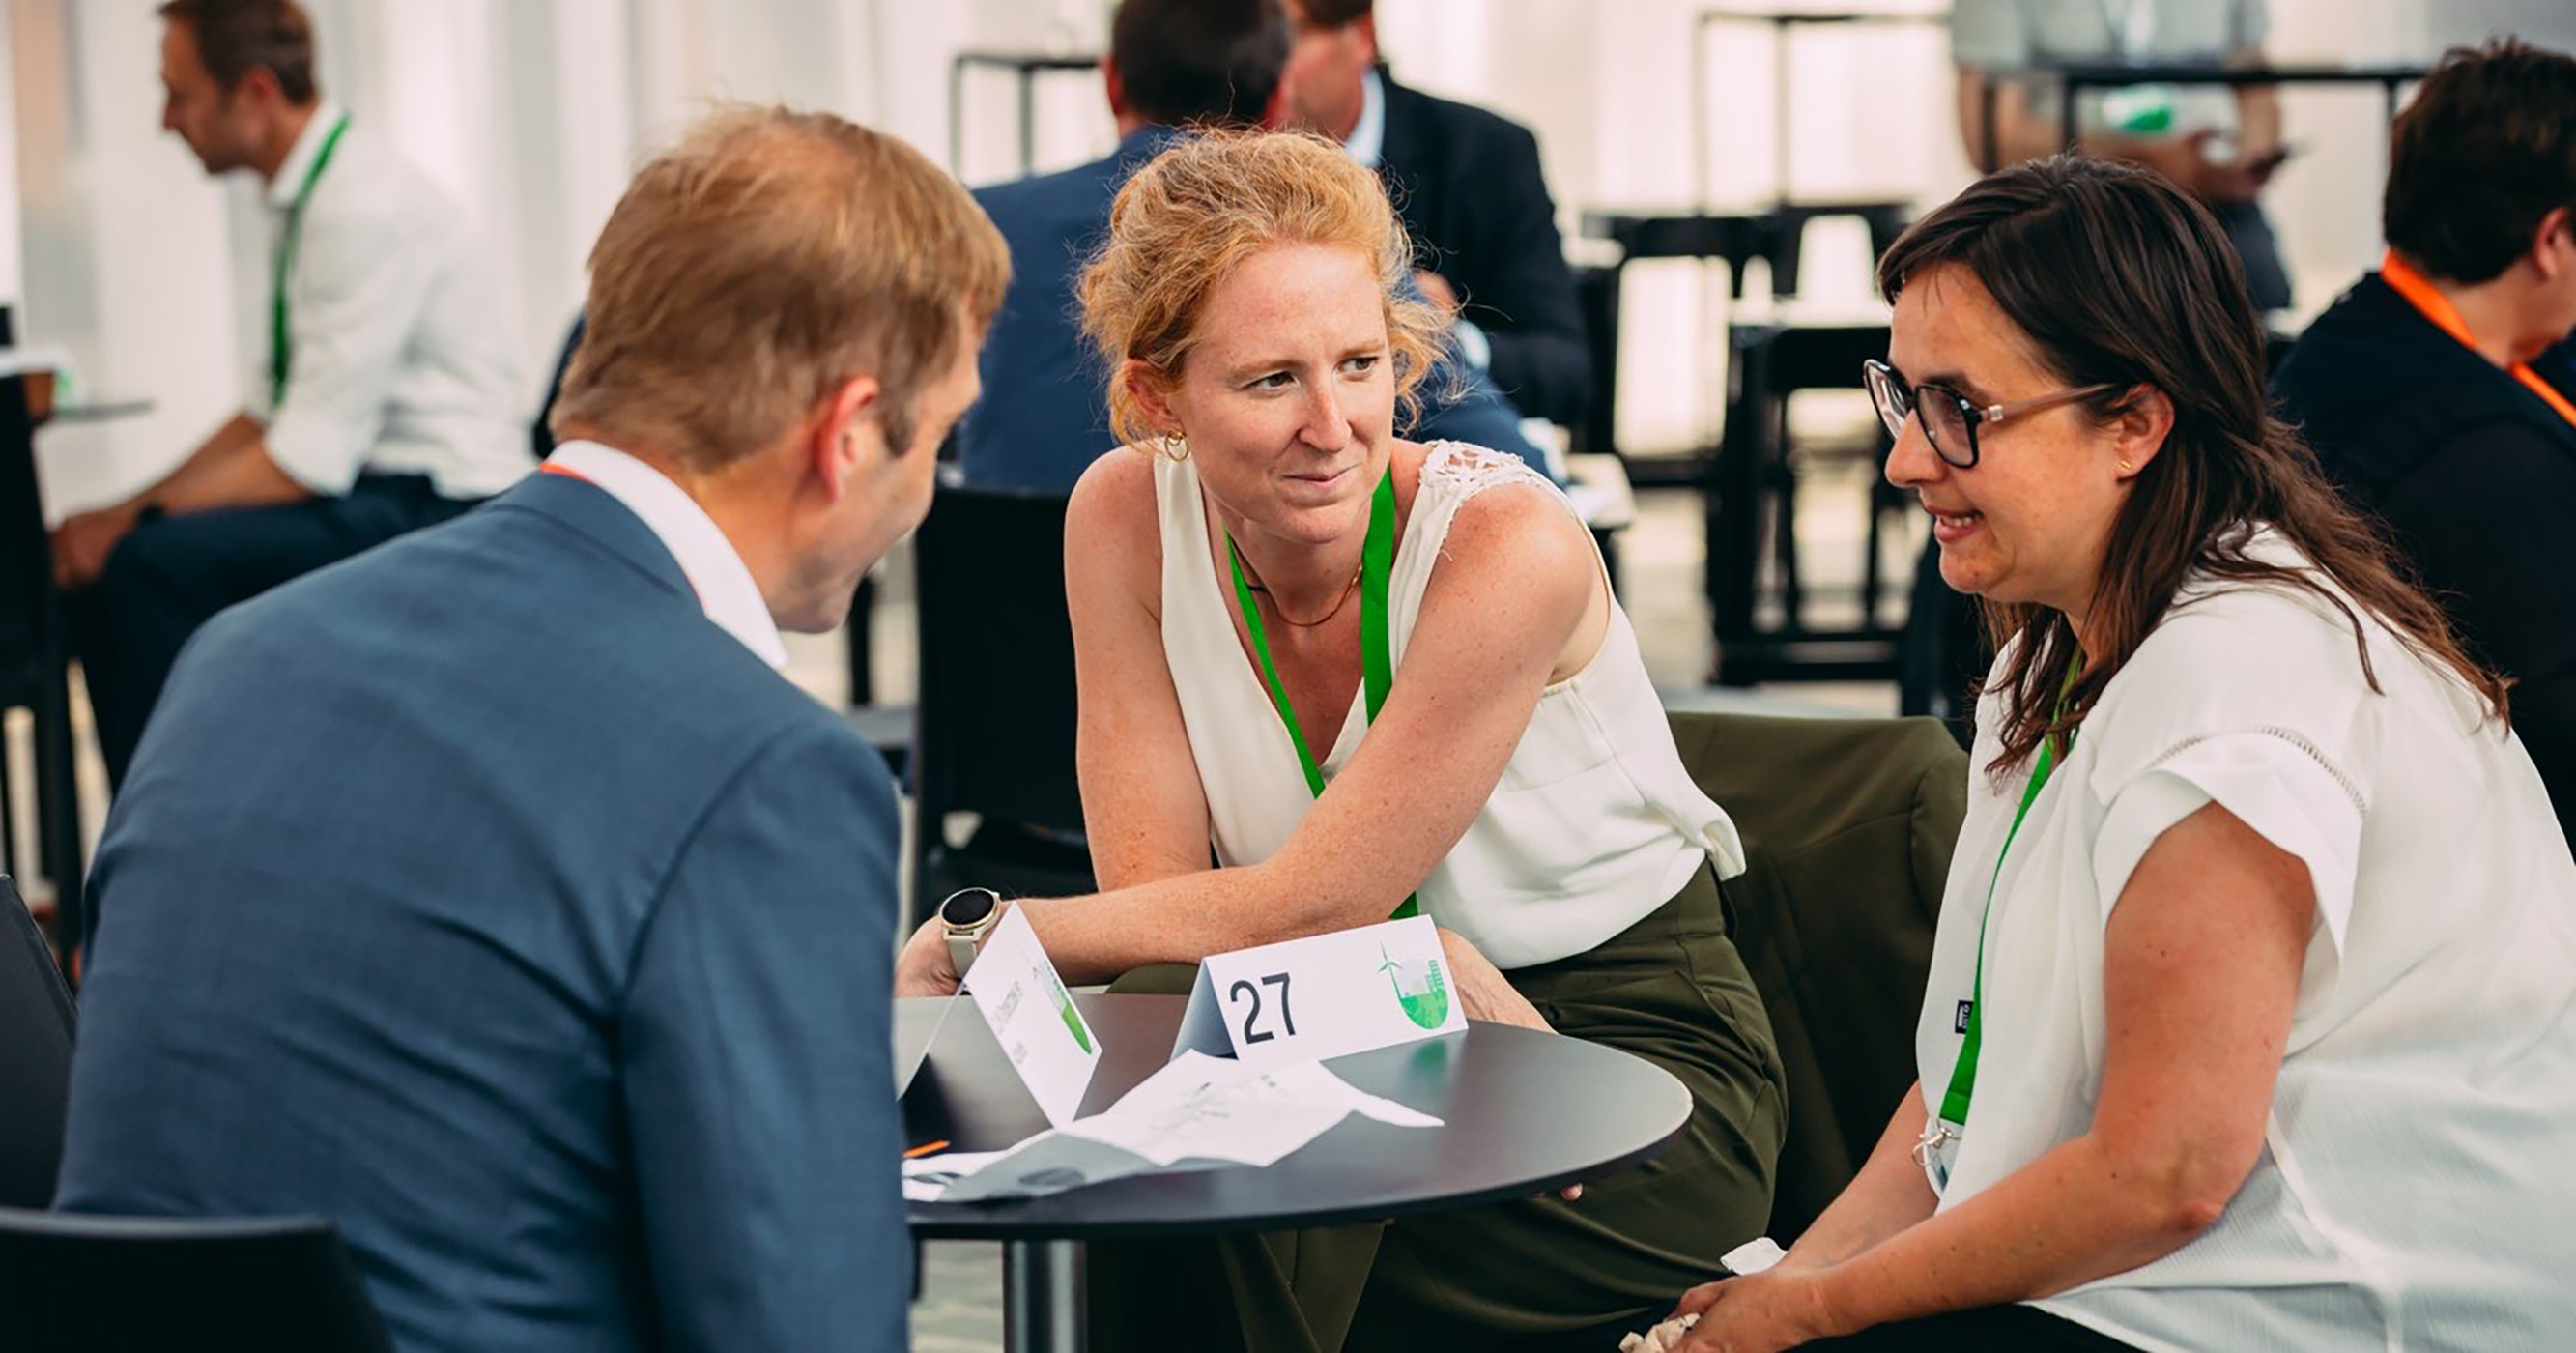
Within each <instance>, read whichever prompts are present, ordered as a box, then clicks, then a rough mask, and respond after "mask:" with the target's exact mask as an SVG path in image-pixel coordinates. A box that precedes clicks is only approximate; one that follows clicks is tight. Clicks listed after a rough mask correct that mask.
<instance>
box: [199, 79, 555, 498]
mask: <svg viewBox="0 0 2576 1353" xmlns="http://www.w3.org/2000/svg"><path fill="white" fill-rule="evenodd" d="M342 111H343V110H342V109H341V108H340V107H339V106H338V105H336V104H333V103H330V102H327V101H326V102H323V103H322V104H320V105H319V106H317V107H316V108H315V109H314V113H313V118H312V120H311V121H310V122H308V123H306V124H305V128H304V131H303V134H302V135H300V136H298V137H297V138H296V141H295V147H294V149H293V150H291V151H289V152H288V153H287V156H286V162H285V163H284V164H283V165H281V166H280V167H279V169H278V172H277V177H276V178H275V179H274V180H272V181H271V182H270V183H269V185H268V188H267V191H266V194H265V197H266V202H267V206H268V209H269V213H270V216H271V218H272V226H273V232H272V235H271V257H272V258H273V257H274V256H275V242H276V241H277V240H278V239H279V238H282V236H283V233H284V231H285V228H286V220H287V215H288V212H289V211H290V210H291V209H292V208H293V206H294V204H295V197H296V193H297V191H298V190H300V189H301V188H302V187H303V186H304V177H305V173H306V171H307V170H309V169H310V168H311V167H312V165H313V161H314V157H315V156H317V155H319V154H320V153H321V150H322V142H323V140H324V139H325V138H326V137H328V136H329V135H330V133H331V128H332V126H333V125H334V124H335V123H337V122H338V121H339V119H340V115H341V113H342ZM463 222H464V214H463V212H462V211H461V210H459V208H458V207H457V205H456V204H455V203H453V202H451V201H449V200H448V199H447V198H446V196H445V195H444V194H442V193H441V192H440V191H439V190H438V189H437V187H436V186H435V185H433V184H431V183H430V181H429V180H428V179H427V178H425V177H423V176H422V175H421V173H420V172H419V171H418V170H416V169H414V168H413V167H412V166H411V165H410V164H408V163H406V162H405V161H404V160H403V159H402V158H401V157H400V156H399V155H398V154H396V153H395V151H394V148H393V147H392V146H391V145H390V144H388V143H387V142H385V141H383V140H381V139H379V138H378V137H377V136H376V134H375V133H374V131H372V130H371V129H370V128H368V127H367V125H366V124H365V123H363V122H355V121H353V122H351V123H350V125H349V129H348V131H347V132H345V133H344V134H342V136H341V138H340V142H339V144H338V146H336V147H335V148H334V149H333V150H332V153H331V159H330V162H329V163H328V164H327V165H325V166H323V170H322V176H321V177H320V178H319V179H317V180H315V182H314V185H313V196H312V198H311V200H310V201H309V202H308V203H307V204H306V206H305V209H304V223H303V230H302V232H301V235H300V238H299V239H298V240H297V243H296V252H295V258H294V260H293V266H292V269H291V271H290V273H289V275H288V277H287V278H286V313H287V332H288V334H289V337H290V343H289V351H290V353H291V354H292V364H291V366H290V368H289V370H288V374H287V382H286V393H285V397H284V398H283V399H282V400H279V401H275V402H274V403H272V398H271V393H270V390H269V361H270V354H269V352H268V351H267V347H266V344H265V343H264V342H263V344H262V345H261V349H260V353H259V360H258V362H257V371H258V375H257V376H256V377H255V378H254V379H253V380H252V382H251V384H252V390H251V393H250V400H249V405H250V408H251V410H252V411H253V412H254V413H255V414H257V415H258V416H259V417H260V418H261V420H262V421H263V423H264V424H265V425H266V432H265V437H264V440H265V443H266V445H267V448H268V455H269V458H270V459H271V460H274V461H275V462H277V467H278V468H279V469H280V470H283V471H285V473H286V475H287V476H288V477H289V478H291V479H293V480H295V482H297V483H299V484H301V485H303V486H304V487H305V488H307V489H310V490H312V491H313V492H315V493H318V494H338V493H345V492H347V491H348V488H349V486H350V485H351V484H352V483H354V482H356V480H357V478H358V475H359V473H360V472H361V471H374V472H377V473H383V474H424V475H427V476H429V478H430V480H431V481H432V483H433V484H435V485H436V487H437V489H438V491H439V492H440V493H442V494H445V495H446V496H448V497H451V498H480V497H484V496H486V495H489V494H493V493H497V492H499V491H501V490H502V489H504V488H507V487H509V486H510V485H511V484H512V483H514V482H516V481H517V480H518V479H519V477H520V476H522V475H524V474H526V473H527V471H528V419H529V416H530V413H531V411H530V410H528V409H526V408H523V407H521V406H522V404H524V403H525V399H524V397H523V393H522V391H521V388H520V386H521V382H520V379H519V369H518V368H519V364H518V361H517V359H516V351H517V350H516V341H515V339H514V338H513V337H512V335H511V334H510V333H509V327H508V321H507V319H506V318H505V317H506V315H507V313H508V311H507V309H506V307H505V306H504V305H503V304H502V298H501V289H500V282H499V276H498V271H497V266H496V263H495V261H494V260H493V259H492V258H491V257H490V256H489V252H488V250H487V249H486V248H485V247H484V246H483V244H482V243H481V242H480V241H477V240H474V239H472V238H471V237H470V236H469V235H468V233H467V230H466V228H465V226H464V223H463ZM270 281H271V285H272V286H273V285H274V283H275V279H274V278H271V279H270ZM270 294H271V293H270V292H269V291H268V289H266V288H263V289H262V292H261V295H262V301H263V313H262V317H261V318H262V320H263V323H262V324H261V325H260V332H261V334H262V335H263V336H265V335H266V334H267V333H268V331H269V329H268V325H267V323H266V322H265V321H266V319H267V316H266V313H265V302H266V298H267V297H268V296H269V295H270Z"/></svg>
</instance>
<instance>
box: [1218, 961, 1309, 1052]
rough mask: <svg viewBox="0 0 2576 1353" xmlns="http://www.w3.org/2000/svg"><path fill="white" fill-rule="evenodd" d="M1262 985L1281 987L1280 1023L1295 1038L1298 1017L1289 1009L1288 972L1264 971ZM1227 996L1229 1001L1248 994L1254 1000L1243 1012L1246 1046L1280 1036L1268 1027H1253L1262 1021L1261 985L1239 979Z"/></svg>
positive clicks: (1227, 991) (1226, 993) (1227, 992)
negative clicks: (1256, 1028)
mask: <svg viewBox="0 0 2576 1353" xmlns="http://www.w3.org/2000/svg"><path fill="white" fill-rule="evenodd" d="M1261 986H1263V987H1277V988H1279V1024H1280V1027H1281V1029H1282V1030H1283V1031H1284V1032H1286V1033H1287V1035H1288V1036H1289V1037H1290V1038H1295V1037H1296V1036H1297V1017H1296V1016H1295V1015H1294V1014H1291V1013H1290V1012H1289V1010H1288V974H1286V973H1284V972H1273V973H1264V974H1262V976H1261ZM1225 996H1226V999H1227V1000H1229V1001H1230V1000H1233V999H1234V998H1236V997H1238V996H1248V997H1250V998H1251V1000H1252V1004H1251V1005H1250V1006H1249V1007H1248V1008H1246V1009H1245V1010H1244V1012H1243V1041H1244V1044H1245V1045H1246V1046H1250V1045H1252V1044H1254V1043H1267V1042H1269V1041H1270V1040H1271V1039H1274V1038H1277V1037H1278V1036H1279V1035H1278V1034H1277V1033H1273V1032H1272V1031H1270V1030H1268V1029H1262V1030H1258V1031H1256V1030H1254V1028H1253V1027H1252V1026H1253V1025H1255V1024H1258V1023H1260V1022H1261V987H1256V986H1254V985H1253V984H1252V983H1251V981H1250V980H1249V979H1243V980H1238V981H1236V982H1235V984H1234V985H1233V986H1231V987H1228V988H1226V992H1225Z"/></svg>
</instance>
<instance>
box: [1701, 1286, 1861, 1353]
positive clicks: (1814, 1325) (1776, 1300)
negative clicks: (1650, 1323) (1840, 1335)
mask: <svg viewBox="0 0 2576 1353" xmlns="http://www.w3.org/2000/svg"><path fill="white" fill-rule="evenodd" d="M1673 1315H1675V1316H1684V1315H1696V1316H1698V1317H1699V1323H1698V1324H1696V1325H1693V1326H1691V1330H1690V1333H1689V1334H1687V1335H1685V1336H1683V1338H1682V1341H1681V1343H1680V1344H1678V1345H1676V1346H1675V1353H1771V1350H1773V1349H1780V1348H1796V1347H1797V1346H1798V1345H1800V1344H1803V1343H1806V1342H1807V1341H1809V1340H1811V1339H1821V1338H1824V1337H1825V1336H1826V1335H1827V1334H1830V1333H1832V1332H1833V1331H1832V1330H1831V1329H1829V1328H1828V1327H1827V1324H1826V1321H1825V1318H1824V1306H1823V1302H1822V1300H1821V1298H1820V1296H1819V1294H1818V1288H1817V1286H1816V1284H1815V1281H1814V1279H1813V1277H1812V1276H1811V1275H1810V1274H1808V1273H1802V1272H1788V1273H1783V1272H1781V1271H1780V1270H1779V1269H1776V1268H1774V1269H1771V1270H1769V1271H1768V1272H1764V1273H1756V1274H1753V1275H1752V1276H1750V1277H1744V1278H1721V1279H1719V1280H1718V1281H1716V1282H1713V1283H1702V1284H1701V1285H1699V1286H1697V1287H1694V1288H1692V1289H1691V1290H1689V1291H1687V1292H1684V1293H1682V1299H1681V1302H1680V1304H1678V1305H1676V1306H1675V1307H1673Z"/></svg>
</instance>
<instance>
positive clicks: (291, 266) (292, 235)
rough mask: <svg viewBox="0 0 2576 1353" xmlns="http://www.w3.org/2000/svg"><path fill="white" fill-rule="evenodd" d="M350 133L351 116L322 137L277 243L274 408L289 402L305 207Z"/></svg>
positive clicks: (271, 375)
mask: <svg viewBox="0 0 2576 1353" xmlns="http://www.w3.org/2000/svg"><path fill="white" fill-rule="evenodd" d="M347 130H349V115H348V114H347V113H342V114H341V115H340V120H339V121H337V122H334V123H332V124H331V131H330V134H329V135H326V136H324V137H323V138H322V149H321V150H319V151H317V152H315V153H314V156H313V163H312V165H311V167H309V168H307V169H306V170H305V171H304V182H303V183H302V184H301V185H299V186H298V187H297V188H296V190H295V201H294V203H293V205H291V206H289V207H287V209H286V229H285V231H284V232H283V233H281V234H280V235H279V236H278V240H277V278H276V283H277V284H276V286H275V288H274V289H272V290H271V291H270V292H269V296H268V400H269V403H270V405H271V406H272V407H273V406H275V405H277V404H280V403H283V402H284V401H285V399H286V371H287V363H288V361H289V360H290V358H291V357H292V355H293V348H292V343H291V340H290V339H289V338H288V336H287V331H286V278H287V275H288V274H289V273H291V272H293V271H294V270H295V247H296V243H297V242H298V241H299V240H301V239H302V238H303V236H304V207H305V204H306V203H308V202H311V201H312V200H313V185H314V184H316V183H319V182H321V181H322V171H323V170H324V169H327V168H329V167H330V164H331V152H332V151H334V150H337V149H339V147H340V134H341V133H342V132H345V131H347Z"/></svg>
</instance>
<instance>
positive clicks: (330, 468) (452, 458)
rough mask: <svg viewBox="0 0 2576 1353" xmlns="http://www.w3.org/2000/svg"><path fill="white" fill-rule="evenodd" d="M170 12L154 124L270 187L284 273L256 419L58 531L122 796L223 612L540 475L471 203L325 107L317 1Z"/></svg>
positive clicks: (104, 744) (95, 704) (103, 739)
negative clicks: (471, 231) (161, 714)
mask: <svg viewBox="0 0 2576 1353" xmlns="http://www.w3.org/2000/svg"><path fill="white" fill-rule="evenodd" d="M160 12H161V16H162V19H163V20H164V29H163V33H162V43H161V82H162V84H163V86H164V87H165V88H166V89H167V92H168V102H167V104H166V105H165V106H164V107H163V109H162V114H161V123H162V125H163V126H164V127H166V128H168V129H169V130H171V131H174V132H176V133H178V134H179V137H180V139H182V140H184V141H186V142H187V143H188V148H189V149H190V150H192V151H194V152H196V156H197V158H198V160H199V161H201V162H202V163H203V164H204V165H205V167H206V172H207V173H209V174H223V173H228V172H230V171H232V170H236V169H248V170H250V171H252V172H254V173H256V174H258V175H259V178H260V182H261V183H262V184H263V185H264V189H263V201H264V203H265V205H266V206H267V208H268V212H269V215H270V217H271V219H272V221H273V223H274V224H275V226H276V229H277V232H278V233H277V241H276V246H275V257H276V273H275V276H274V277H273V278H272V279H271V283H272V288H273V289H272V292H271V300H270V321H271V322H270V325H269V326H268V332H269V343H270V347H269V363H268V368H267V380H266V381H265V382H263V387H264V388H262V389H261V390H259V391H258V392H257V393H256V394H255V395H254V396H253V400H252V408H251V409H250V410H248V411H245V412H243V413H239V414H236V415H234V416H233V418H232V419H231V420H230V421H228V422H226V423H225V424H224V425H223V426H222V427H221V428H219V429H217V430H216V432H215V434H214V435H213V436H212V437H209V438H207V439H206V442H205V444H204V445H202V446H200V447H198V448H197V450H196V451H195V452H194V453H193V454H191V455H190V456H189V457H188V458H187V460H186V461H185V462H183V463H182V464H181V465H180V466H179V468H178V469H177V470H175V471H173V472H171V474H170V475H169V476H167V477H166V478H164V479H162V480H161V481H160V482H159V483H156V484H154V485H152V486H151V487H149V488H147V489H144V490H143V491H142V492H140V493H137V494H135V495H134V496H133V497H130V498H127V499H126V500H124V501H123V502H120V503H116V504H113V505H111V506H108V507H104V508H100V509H97V510H96V511H91V512H83V513H80V514H77V515H75V516H73V517H70V518H68V519H66V520H65V521H64V522H63V523H62V524H61V525H60V526H59V527H57V528H56V529H55V532H54V542H53V544H54V573H55V577H56V579H57V581H59V582H60V583H61V584H62V585H63V586H65V587H66V588H70V589H73V591H72V595H71V614H72V637H73V644H74V647H75V649H76V650H77V652H78V653H79V656H80V660H81V668H82V671H83V672H84V674H85V675H86V677H87V679H88V683H89V695H90V705H91V708H92V710H93V711H94V713H95V715H96V718H97V725H98V740H99V749H100V751H101V753H102V754H103V755H104V757H105V759H106V762H107V773H108V779H109V781H110V783H117V782H121V781H122V780H123V779H124V776H125V769H126V765H127V763H128V762H129V761H130V760H132V758H133V755H134V745H135V742H136V740H137V739H139V738H140V737H141V736H142V735H143V724H144V720H145V718H146V717H147V716H148V715H149V714H150V713H151V712H152V706H153V703H154V702H155V701H156V700H158V699H159V698H160V694H161V685H162V683H163V681H165V680H166V679H167V678H168V677H169V673H170V664H171V663H172V662H173V661H174V660H176V659H177V657H178V656H179V649H180V646H181V645H183V644H185V643H187V641H188V636H189V635H191V634H193V633H195V632H196V630H197V627H198V626H199V625H202V624H204V623H205V622H206V619H207V618H208V617H209V616H212V615H213V614H214V613H215V612H217V611H220V610H222V609H223V608H225V607H226V606H230V605H232V604H233V603H234V602H237V601H241V600H244V599H245V598H249V597H253V596H257V595H258V594H260V593H261V592H264V591H266V590H268V589H269V588H271V587H274V586H276V585H277V584H279V583H282V582H284V581H286V580H287V579H289V578H293V577H296V576H297V575H299V574H303V573H306V572H309V571H311V570H313V569H316V568H319V567H321V566H322V565H324V564H328V563H330V562H332V561H333V560H336V559H342V558H346V557H347V556H349V555H352V554H355V553H357V552H358V551H360V550H363V549H365V548H367V547H368V546H370V545H373V544H376V543H377V542H379V541H383V540H387V539H390V538H392V537H394V536H397V535H400V534H401V533H403V532H405V531H409V530H413V529H415V528H417V527H421V526H426V525H429V524H431V523H433V522H438V521H444V520H446V519H447V518H449V517H452V516H454V515H456V514H457V513H459V512H461V511H463V510H465V508H467V507H468V506H471V505H472V504H473V503H474V502H476V501H478V500H480V499H481V498H482V497H484V496H485V495H487V494H491V493H495V492H498V491H499V490H501V489H503V488H505V487H507V486H508V485H509V484H510V482H511V481H513V480H515V479H517V478H518V477H519V476H521V475H523V474H525V473H526V472H527V469H528V460H527V452H526V450H525V447H526V445H527V441H526V438H527V432H526V429H525V428H524V427H523V426H522V424H521V421H520V420H521V419H522V418H523V417H524V416H525V413H526V411H525V410H524V409H522V408H521V407H520V393H519V384H520V382H519V373H518V371H517V369H516V367H515V364H514V363H513V361H512V359H511V357H510V356H509V354H510V353H511V351H512V344H511V343H510V342H509V340H508V339H507V337H506V335H505V334H504V333H503V332H502V331H501V323H502V320H501V316H502V315H504V314H505V311H504V309H503V307H502V306H501V305H500V303H499V289H498V287H497V284H496V279H495V276H494V274H493V272H492V267H491V260H490V259H489V258H488V257H487V256H486V254H485V252H484V251H483V249H482V247H481V245H480V244H479V243H476V242H473V241H470V240H469V239H468V238H467V236H466V233H465V231H464V228H463V227H462V225H461V224H460V223H461V221H462V220H463V219H464V213H463V212H462V211H461V210H460V209H459V208H458V207H457V205H456V204H455V203H453V202H451V201H449V200H447V198H446V196H445V195H444V194H443V193H441V192H440V191H439V190H438V189H437V188H436V187H435V186H433V185H432V184H431V183H430V181H429V180H428V179H427V178H425V177H423V176H422V175H421V173H420V172H419V171H418V170H417V169H414V168H413V167H412V166H411V165H410V164H408V163H406V162H405V161H404V160H403V159H402V158H401V157H400V156H399V155H398V154H397V153H396V152H395V151H394V148H393V146H392V145H391V144H389V143H387V142H385V141H382V140H379V139H378V138H377V136H376V133H375V132H374V131H372V130H371V129H369V128H367V127H365V126H363V125H359V124H357V123H354V122H352V121H351V119H350V118H349V115H348V113H347V112H346V111H344V110H343V109H341V108H340V107H339V106H338V105H336V104H333V103H330V102H327V101H325V100H324V99H323V98H322V97H321V93H320V91H319V90H318V89H317V88H316V87H315V85H314V81H313V37H312V28H311V26H310V25H309V24H308V23H307V21H306V19H305V16H304V11H303V10H302V9H301V8H299V7H298V6H297V5H296V4H295V2H294V0H170V3H168V4H165V5H163V6H162V7H161V11H160Z"/></svg>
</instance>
